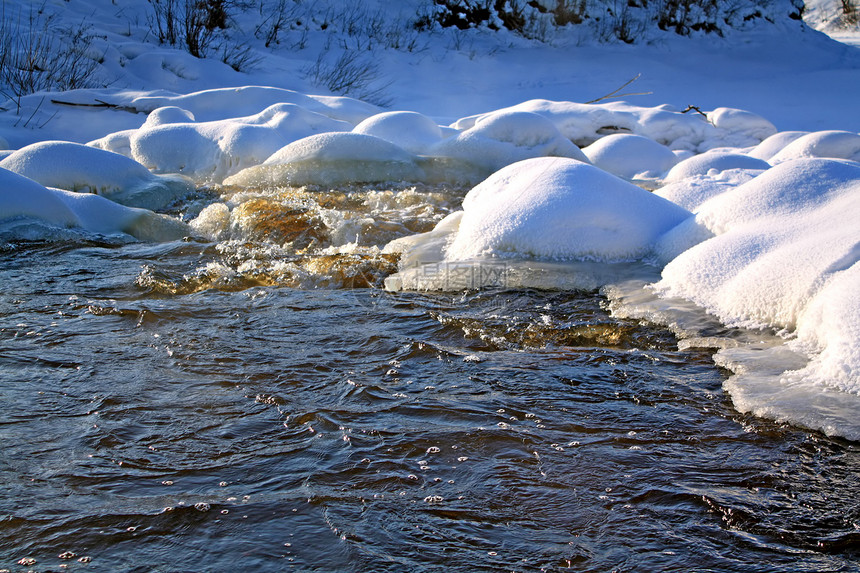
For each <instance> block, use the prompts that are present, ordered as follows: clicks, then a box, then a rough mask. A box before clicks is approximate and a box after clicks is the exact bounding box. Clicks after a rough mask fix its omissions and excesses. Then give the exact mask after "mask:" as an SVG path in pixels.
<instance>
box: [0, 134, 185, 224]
mask: <svg viewBox="0 0 860 573" xmlns="http://www.w3.org/2000/svg"><path fill="white" fill-rule="evenodd" d="M0 167H2V168H4V169H8V170H9V171H13V172H15V173H18V174H19V175H23V176H24V177H27V178H29V179H32V180H34V181H36V182H38V183H40V184H42V185H45V186H47V187H58V188H61V189H66V190H69V191H79V192H86V193H96V194H98V195H103V196H105V197H107V198H108V199H110V200H112V201H115V202H117V203H121V204H123V205H127V206H130V207H141V208H146V209H151V210H158V209H163V208H164V207H166V206H167V205H169V204H170V203H172V202H173V201H175V200H176V199H177V198H179V197H182V196H184V195H186V194H188V193H189V192H191V191H193V190H194V185H193V184H192V183H191V181H190V180H188V179H186V178H185V177H181V176H166V175H154V174H152V173H150V172H149V171H148V170H147V169H146V167H144V166H143V165H141V164H139V163H137V162H136V161H133V160H131V159H129V158H128V157H125V156H123V155H119V154H117V153H111V152H109V151H104V150H102V149H97V148H94V147H89V146H86V145H80V144H77V143H69V142H64V141H44V142H41V143H34V144H32V145H28V146H27V147H24V148H22V149H20V150H18V151H16V152H14V153H12V154H11V155H9V156H8V157H6V158H5V159H3V160H2V161H0Z"/></svg>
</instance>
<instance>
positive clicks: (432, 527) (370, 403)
mask: <svg viewBox="0 0 860 573" xmlns="http://www.w3.org/2000/svg"><path fill="white" fill-rule="evenodd" d="M377 191H378V190H376V191H374V190H370V191H369V190H366V189H365V190H352V191H349V190H348V191H339V192H332V193H322V194H319V191H318V190H317V191H316V193H318V194H316V195H314V194H313V193H314V191H313V190H311V191H308V190H303V191H296V190H291V191H289V192H285V191H284V190H280V191H278V192H277V193H273V192H269V193H263V192H256V194H255V193H251V194H249V195H248V196H247V197H244V198H242V200H241V201H237V206H236V207H235V208H234V209H233V220H234V222H233V224H232V226H231V227H230V230H229V231H226V234H225V235H224V236H223V237H221V238H220V239H219V241H218V242H211V243H208V242H203V241H189V242H176V243H168V244H161V245H153V244H140V243H124V242H118V241H102V240H90V241H75V242H71V243H69V242H38V243H33V242H18V243H11V244H7V245H6V246H5V247H3V249H2V251H0V285H2V292H0V404H2V406H3V412H4V415H3V416H2V417H0V475H2V480H0V569H6V570H9V571H40V572H47V571H63V570H65V571H164V572H168V571H170V572H175V571H236V570H239V569H246V570H249V571H286V570H296V571H344V572H347V571H391V572H400V571H411V572H420V571H441V570H445V571H463V572H473V571H557V570H572V571H594V572H603V571H636V572H640V571H646V572H647V571H654V572H657V571H756V572H761V571H774V572H776V571H784V572H797V571H809V572H812V571H815V572H819V571H860V502H858V497H857V491H858V488H860V452H858V448H857V445H856V444H854V443H849V442H845V441H841V440H838V439H831V438H828V437H826V436H823V435H821V434H818V433H815V432H809V431H805V430H802V429H797V428H792V427H789V426H780V425H776V424H773V423H771V422H767V421H763V420H758V419H755V418H750V417H747V416H743V415H740V414H738V413H737V412H736V411H734V410H733V408H732V406H731V403H730V401H729V400H728V398H727V397H726V395H725V394H724V393H723V392H722V390H721V385H722V382H723V380H724V378H725V373H723V372H721V371H720V370H718V369H717V368H715V367H714V366H713V364H712V362H711V360H710V356H709V354H708V353H707V352H706V351H697V350H687V351H683V352H682V351H679V350H678V349H677V343H676V340H675V339H674V337H673V336H672V335H671V334H670V333H668V332H667V331H665V330H663V329H661V328H659V327H655V326H649V325H643V324H639V323H637V322H635V321H630V320H622V319H618V318H614V317H612V316H610V315H609V313H608V312H607V311H606V310H605V309H604V301H603V300H602V299H601V297H600V296H599V295H598V294H597V293H593V292H558V291H555V292H553V291H526V290H505V289H492V290H486V291H480V292H466V293H453V294H452V293H449V294H440V293H388V292H385V291H382V290H380V289H379V288H378V287H377V286H375V285H378V284H380V282H381V279H382V278H383V277H384V276H385V275H386V274H388V273H390V272H392V270H393V264H394V262H393V261H392V260H390V259H389V258H387V257H386V256H383V255H381V254H380V253H379V252H378V249H376V247H378V246H381V245H383V244H384V243H385V242H387V241H388V240H390V239H391V238H393V237H396V236H402V235H404V234H408V233H410V232H416V231H420V230H426V229H427V228H430V227H432V225H433V223H434V222H435V221H437V220H438V219H439V218H441V217H442V216H444V214H445V213H447V212H448V211H449V210H450V209H452V208H456V204H457V194H456V193H454V192H452V193H450V194H447V195H446V194H445V193H443V192H438V190H436V191H434V190H418V194H419V195H420V193H425V194H428V197H427V199H426V200H425V199H421V198H420V196H419V197H418V199H416V192H415V191H414V190H413V191H404V190H396V191H394V192H391V191H381V192H380V193H383V194H385V193H388V195H386V196H385V197H387V199H385V197H383V199H385V201H382V199H380V201H382V202H380V201H376V202H374V201H371V200H370V199H374V200H375V199H379V198H380V196H377V195H374V193H377ZM303 193H304V195H303ZM433 193H437V194H436V195H432V194H433ZM230 196H231V195H230V192H227V191H224V192H223V197H222V198H224V199H226V198H229V197H230ZM251 201H257V203H256V204H253V203H252V204H250V205H249V204H248V203H249V202H251ZM297 201H302V202H304V203H302V204H301V205H299V204H298V203H297ZM308 201H310V203H308ZM204 202H205V201H204ZM383 203H384V204H383ZM242 205H244V207H242ZM300 207H302V208H304V209H305V210H304V211H301V209H300ZM189 209H191V210H192V211H193V210H194V209H193V208H191V207H189ZM237 211H238V212H237ZM299 211H301V212H299ZM240 214H241V217H245V218H244V219H241V218H240V217H239V215H240ZM334 220H336V221H337V223H336V224H335V223H332V221H334ZM356 220H360V221H359V222H358V223H356ZM237 221H244V223H242V224H240V223H239V222H237ZM344 221H352V223H356V224H354V225H353V226H352V227H350V229H352V231H350V232H354V235H355V236H354V237H347V236H346V235H344V232H343V229H344V224H345V223H344ZM243 225H244V226H243ZM273 236H277V237H278V238H277V240H275V241H272V240H271V237H273ZM353 239H355V240H356V243H357V246H356V248H355V249H353V250H352V252H350V253H346V252H339V253H336V252H334V251H333V250H332V249H331V247H332V246H333V245H335V246H336V245H342V244H344V243H346V242H349V241H352V240H353ZM327 249H328V250H327ZM341 251H344V249H341ZM369 285H370V286H369ZM28 559H32V560H35V561H28Z"/></svg>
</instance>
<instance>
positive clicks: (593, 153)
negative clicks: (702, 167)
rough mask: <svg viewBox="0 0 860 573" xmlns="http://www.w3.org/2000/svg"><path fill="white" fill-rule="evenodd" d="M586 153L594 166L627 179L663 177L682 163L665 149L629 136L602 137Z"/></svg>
mask: <svg viewBox="0 0 860 573" xmlns="http://www.w3.org/2000/svg"><path fill="white" fill-rule="evenodd" d="M582 151H583V153H585V155H586V156H587V157H588V159H589V160H590V161H591V163H593V164H594V165H596V166H597V167H600V168H601V169H603V170H604V171H608V172H609V173H612V174H613V175H617V176H618V177H622V178H624V179H636V178H640V179H650V178H657V177H661V176H662V175H664V174H665V173H666V172H667V171H668V170H669V169H671V168H672V167H673V166H674V165H675V164H676V163H677V162H678V156H677V155H676V154H675V153H673V152H672V151H671V150H670V149H669V148H668V147H666V146H665V145H661V144H659V143H657V142H656V141H654V140H653V139H650V138H648V137H643V136H641V135H633V134H629V133H615V134H612V135H607V136H606V137H601V138H600V139H598V140H597V141H595V142H594V143H592V144H591V145H589V146H588V147H586V148H584V149H583V150H582Z"/></svg>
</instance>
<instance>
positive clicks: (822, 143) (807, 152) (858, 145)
mask: <svg viewBox="0 0 860 573" xmlns="http://www.w3.org/2000/svg"><path fill="white" fill-rule="evenodd" d="M802 157H832V158H835V159H851V160H854V161H860V135H858V134H856V133H851V132H848V131H833V130H831V131H816V132H815V133H808V134H806V135H802V136H800V137H798V138H797V139H795V140H794V141H792V142H790V143H789V144H788V145H786V146H785V147H783V148H782V149H781V150H780V151H779V152H777V153H776V154H774V155H773V157H771V158H770V162H771V163H773V164H774V165H776V164H777V163H782V162H783V161H790V160H792V159H800V158H802Z"/></svg>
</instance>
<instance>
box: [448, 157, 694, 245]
mask: <svg viewBox="0 0 860 573" xmlns="http://www.w3.org/2000/svg"><path fill="white" fill-rule="evenodd" d="M689 216H690V213H689V212H688V211H686V210H684V209H682V208H680V207H678V206H677V205H674V204H673V203H670V202H669V201H665V200H663V199H661V198H659V197H657V196H655V195H652V194H651V193H648V192H647V191H644V190H642V189H640V188H639V187H636V186H635V185H632V184H630V183H627V182H625V181H622V180H621V179H618V178H617V177H614V176H612V175H610V174H608V173H606V172H604V171H601V170H600V169H598V168H596V167H593V166H591V165H587V164H584V163H580V162H578V161H573V160H569V159H556V158H548V159H543V158H541V159H533V160H527V161H523V162H520V163H517V164H514V165H511V166H510V167H508V168H506V169H502V170H501V171H499V172H497V173H495V174H494V175H493V176H492V177H490V178H489V179H487V180H486V181H484V182H483V183H481V184H480V185H478V186H477V187H475V188H474V189H472V190H471V191H470V192H469V194H468V195H466V198H465V199H464V200H463V220H462V221H461V222H460V226H459V229H458V231H457V236H456V237H455V239H454V241H453V242H452V244H451V245H450V246H449V247H448V249H447V251H446V258H447V259H449V260H468V259H471V258H475V257H482V256H484V257H485V256H504V255H517V256H526V257H535V258H544V259H557V260H558V259H560V260H570V259H577V260H597V261H610V262H611V261H629V260H635V259H640V258H642V257H644V256H646V255H647V254H649V253H650V252H651V250H652V249H653V246H654V244H655V243H656V241H657V239H658V238H659V237H660V236H661V235H662V234H663V233H665V232H666V231H668V230H669V229H671V228H672V227H674V226H675V225H677V224H678V223H680V222H681V221H682V220H684V219H686V218H687V217H689Z"/></svg>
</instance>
